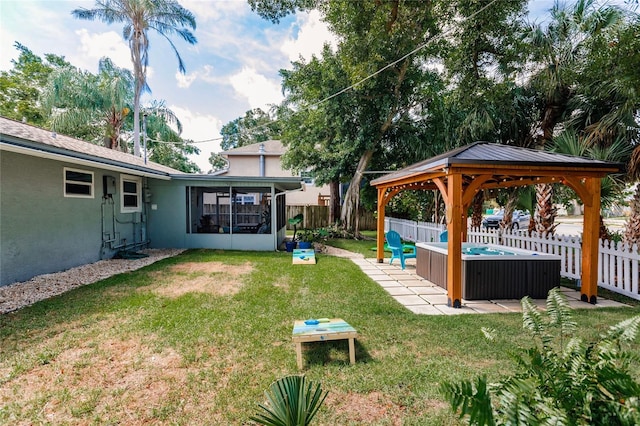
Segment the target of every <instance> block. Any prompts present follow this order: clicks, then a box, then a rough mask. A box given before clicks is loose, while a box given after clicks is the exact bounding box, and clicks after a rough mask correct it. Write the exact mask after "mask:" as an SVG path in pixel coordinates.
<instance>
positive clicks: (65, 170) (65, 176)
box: [62, 167, 96, 198]
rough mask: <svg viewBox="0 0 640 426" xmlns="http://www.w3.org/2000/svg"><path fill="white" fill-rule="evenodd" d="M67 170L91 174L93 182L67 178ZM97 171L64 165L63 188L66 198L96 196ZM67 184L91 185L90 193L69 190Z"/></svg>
mask: <svg viewBox="0 0 640 426" xmlns="http://www.w3.org/2000/svg"><path fill="white" fill-rule="evenodd" d="M67 172H74V173H82V174H85V175H89V176H91V182H89V183H87V182H84V181H78V180H70V179H67ZM95 182H96V180H95V173H94V172H92V171H89V170H82V169H75V168H73V167H64V168H63V170H62V190H63V194H64V197H65V198H95ZM67 184H73V185H80V186H87V187H89V194H77V193H73V192H68V191H67Z"/></svg>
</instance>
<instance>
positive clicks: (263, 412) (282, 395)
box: [251, 376, 327, 426]
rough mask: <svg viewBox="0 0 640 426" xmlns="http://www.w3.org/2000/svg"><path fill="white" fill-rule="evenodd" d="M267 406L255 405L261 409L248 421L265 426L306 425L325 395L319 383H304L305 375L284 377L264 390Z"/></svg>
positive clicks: (305, 381)
mask: <svg viewBox="0 0 640 426" xmlns="http://www.w3.org/2000/svg"><path fill="white" fill-rule="evenodd" d="M265 396H266V397H267V401H268V403H269V406H265V405H262V404H258V406H259V407H260V412H259V413H258V414H256V415H255V416H252V417H251V420H253V421H256V422H258V423H259V424H262V425H267V426H306V425H308V424H310V423H311V420H312V419H313V417H314V416H315V415H316V413H317V412H318V410H319V409H320V406H321V405H322V403H323V402H324V399H325V398H326V397H327V392H323V391H322V389H321V388H320V384H319V383H318V384H315V389H314V383H313V382H307V380H306V377H305V376H286V377H283V378H281V379H279V380H277V381H275V382H274V383H272V384H271V386H270V387H269V390H267V391H266V392H265Z"/></svg>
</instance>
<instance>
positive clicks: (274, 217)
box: [271, 182, 304, 251]
mask: <svg viewBox="0 0 640 426" xmlns="http://www.w3.org/2000/svg"><path fill="white" fill-rule="evenodd" d="M273 189H274V191H275V188H273ZM298 191H304V182H302V186H300V188H298V189H292V190H289V191H284V192H281V193H279V194H275V195H274V196H273V203H274V205H273V206H271V223H275V226H272V227H271V231H272V232H273V246H274V247H275V248H276V251H280V250H278V229H276V227H277V226H278V196H280V195H286V194H290V193H292V192H298ZM284 207H285V211H286V208H287V206H286V205H285V206H284ZM274 230H275V232H274Z"/></svg>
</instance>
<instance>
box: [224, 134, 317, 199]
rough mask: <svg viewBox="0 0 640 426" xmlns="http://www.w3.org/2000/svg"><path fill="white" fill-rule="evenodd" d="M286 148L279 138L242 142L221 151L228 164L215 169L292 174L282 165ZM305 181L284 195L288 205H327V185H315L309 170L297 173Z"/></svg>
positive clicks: (229, 173) (245, 173)
mask: <svg viewBox="0 0 640 426" xmlns="http://www.w3.org/2000/svg"><path fill="white" fill-rule="evenodd" d="M285 152H286V148H285V147H284V146H283V145H282V142H280V141H279V140H269V141H264V142H258V143H254V144H251V145H245V146H241V147H239V148H234V149H230V150H228V151H223V152H221V153H220V155H222V156H223V157H224V158H225V159H226V160H227V163H228V168H227V169H225V170H222V171H220V172H218V173H217V174H218V175H221V176H261V177H285V176H286V177H295V176H294V175H293V174H292V173H291V171H290V170H285V169H283V168H282V160H281V157H282V155H283V154H284V153H285ZM298 176H299V177H300V178H301V179H302V180H303V181H304V183H305V188H304V191H300V192H293V193H291V194H289V195H287V204H288V205H290V206H305V205H316V206H317V205H329V185H323V186H316V185H315V182H314V179H313V178H312V177H311V175H310V174H309V173H308V172H302V173H300V175H298Z"/></svg>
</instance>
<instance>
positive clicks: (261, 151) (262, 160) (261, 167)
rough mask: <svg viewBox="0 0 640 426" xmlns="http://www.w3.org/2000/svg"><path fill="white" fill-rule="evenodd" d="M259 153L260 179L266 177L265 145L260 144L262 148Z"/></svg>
mask: <svg viewBox="0 0 640 426" xmlns="http://www.w3.org/2000/svg"><path fill="white" fill-rule="evenodd" d="M258 153H259V154H260V177H264V174H265V172H264V144H263V143H261V144H260V148H259V149H258Z"/></svg>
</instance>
